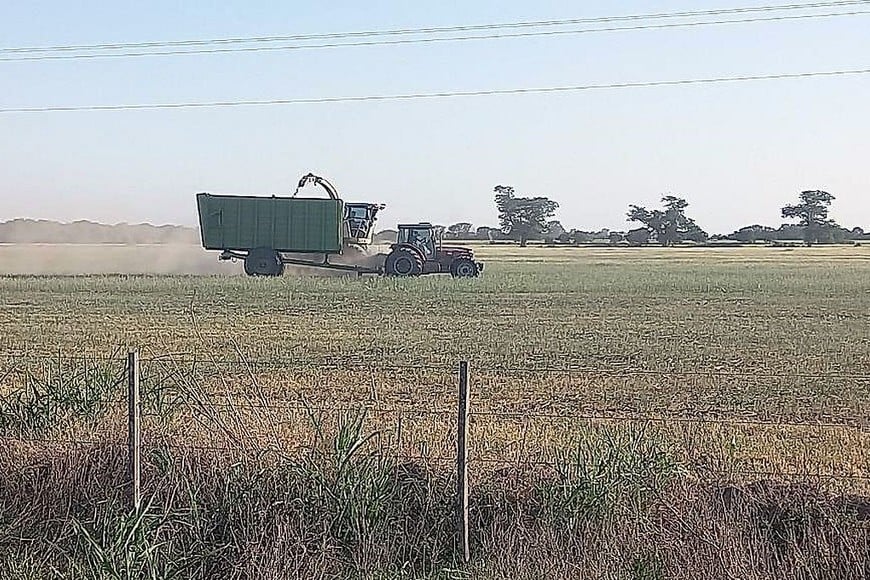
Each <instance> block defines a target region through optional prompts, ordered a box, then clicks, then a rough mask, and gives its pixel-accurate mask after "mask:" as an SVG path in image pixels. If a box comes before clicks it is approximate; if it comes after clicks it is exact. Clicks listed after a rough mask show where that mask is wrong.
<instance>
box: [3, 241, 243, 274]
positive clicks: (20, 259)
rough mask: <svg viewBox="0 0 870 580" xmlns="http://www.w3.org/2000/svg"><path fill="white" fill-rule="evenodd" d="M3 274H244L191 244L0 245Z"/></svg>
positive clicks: (211, 253) (236, 266) (238, 267)
mask: <svg viewBox="0 0 870 580" xmlns="http://www.w3.org/2000/svg"><path fill="white" fill-rule="evenodd" d="M0 274H2V275H63V276H68V275H85V274H163V275H183V274H193V275H241V274H243V270H242V267H241V265H240V264H238V263H236V264H233V263H231V262H219V261H218V252H207V251H205V250H203V249H202V248H201V247H199V246H194V245H188V244H139V245H122V244H0Z"/></svg>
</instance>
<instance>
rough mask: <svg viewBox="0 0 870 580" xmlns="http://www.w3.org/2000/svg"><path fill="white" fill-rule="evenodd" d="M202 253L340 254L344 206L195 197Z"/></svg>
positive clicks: (296, 199) (288, 199) (293, 200)
mask: <svg viewBox="0 0 870 580" xmlns="http://www.w3.org/2000/svg"><path fill="white" fill-rule="evenodd" d="M196 203H197V207H198V209H199V226H200V231H201V233H202V245H203V247H204V248H205V249H207V250H231V251H249V250H253V249H254V248H271V249H273V250H277V251H279V252H291V253H295V252H298V253H323V254H339V253H341V249H342V239H343V223H342V220H343V217H344V203H343V202H342V201H341V200H340V199H312V198H299V197H253V196H235V195H212V194H209V193H200V194H198V195H197V196H196Z"/></svg>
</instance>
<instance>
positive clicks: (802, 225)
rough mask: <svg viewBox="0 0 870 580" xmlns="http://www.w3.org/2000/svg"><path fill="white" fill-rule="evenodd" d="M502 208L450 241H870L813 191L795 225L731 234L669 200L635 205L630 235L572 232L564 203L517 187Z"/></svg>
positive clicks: (505, 192)
mask: <svg viewBox="0 0 870 580" xmlns="http://www.w3.org/2000/svg"><path fill="white" fill-rule="evenodd" d="M494 193H495V205H496V208H497V209H498V219H499V227H498V228H490V227H486V226H483V227H478V228H476V229H475V228H474V227H473V225H472V224H471V223H468V222H459V223H456V224H452V225H450V226H448V227H446V228H445V229H444V236H445V238H448V239H450V238H452V239H486V240H490V241H500V240H511V241H515V242H519V244H520V245H521V246H524V245H526V244H527V243H528V242H529V241H530V240H543V241H544V242H546V243H550V244H583V243H590V242H600V243H601V242H603V243H608V244H612V245H617V244H621V245H631V246H642V245H647V244H658V245H661V246H674V245H677V244H683V243H687V242H689V243H696V244H704V243H707V242H721V241H733V242H742V243H757V242H776V241H786V240H788V241H795V240H801V241H803V242H804V243H806V244H807V245H815V244H831V243H843V242H847V241H854V240H870V234H868V233H866V232H865V231H864V230H863V229H862V228H859V227H856V228H852V229H847V228H844V227H842V226H840V225H839V224H837V223H836V222H835V221H834V220H833V219H831V218H830V217H829V212H830V207H831V204H832V203H833V201H834V200H835V197H834V196H833V195H831V194H830V193H828V192H826V191H821V190H808V191H803V192H801V193H800V195H799V198H798V201H797V203H795V204H789V205H785V206H783V207H782V210H781V213H782V217H783V218H784V219H787V220H792V221H791V223H784V224H782V225H781V226H779V228H773V227H770V226H763V225H759V224H753V225H749V226H745V227H742V228H740V229H739V230H737V231H735V232H733V233H731V234H727V235H721V234H719V235H712V236H711V235H710V234H708V233H707V232H705V231H704V230H703V229H702V228H701V227H700V226H698V224H697V223H696V222H695V220H694V219H692V218H691V217H689V215H687V209H688V207H689V202H688V201H686V200H685V199H684V198H681V197H677V196H674V195H666V196H664V197H662V199H661V207H659V208H652V209H648V208H646V207H644V206H639V205H630V206H629V207H628V211H627V212H626V218H627V221H629V222H631V223H634V224H637V226H638V227H636V228H633V229H630V230H628V231H624V232H623V231H610V230H607V229H602V230H598V231H594V232H589V231H582V230H577V229H571V230H567V229H566V228H565V227H564V226H563V225H562V224H561V222H559V221H558V220H556V219H554V218H555V215H556V211H557V210H558V208H559V204H558V203H557V202H555V201H553V200H551V199H549V198H547V197H542V196H531V197H521V196H518V195H517V194H516V191H515V190H514V188H513V187H510V186H505V185H497V186H496V187H495V189H494Z"/></svg>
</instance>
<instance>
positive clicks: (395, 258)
mask: <svg viewBox="0 0 870 580" xmlns="http://www.w3.org/2000/svg"><path fill="white" fill-rule="evenodd" d="M384 271H385V272H386V273H387V276H402V277H406V276H419V275H420V274H422V273H423V258H422V257H421V256H420V255H419V254H417V253H415V252H413V251H412V250H409V249H408V248H397V249H395V250H393V251H392V252H390V255H389V256H387V261H386V262H385V263H384Z"/></svg>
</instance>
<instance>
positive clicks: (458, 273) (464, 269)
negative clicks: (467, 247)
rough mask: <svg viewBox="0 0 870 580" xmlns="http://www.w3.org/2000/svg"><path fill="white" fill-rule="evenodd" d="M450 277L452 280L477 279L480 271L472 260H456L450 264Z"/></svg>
mask: <svg viewBox="0 0 870 580" xmlns="http://www.w3.org/2000/svg"><path fill="white" fill-rule="evenodd" d="M450 275H451V276H453V277H454V278H477V276H479V275H480V269H479V268H478V267H477V263H476V262H475V261H474V260H471V259H469V258H458V259H456V260H454V261H453V263H452V264H450Z"/></svg>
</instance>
